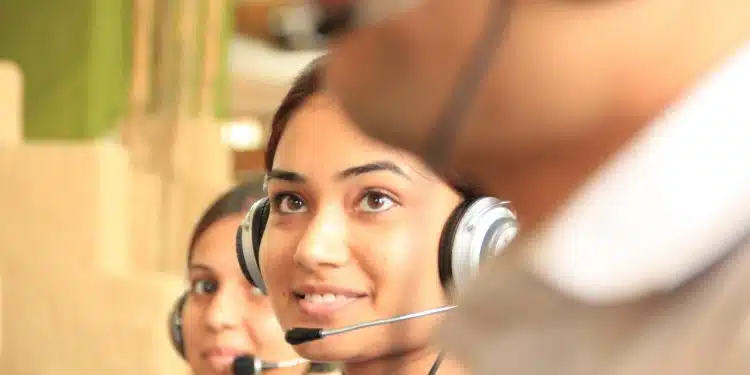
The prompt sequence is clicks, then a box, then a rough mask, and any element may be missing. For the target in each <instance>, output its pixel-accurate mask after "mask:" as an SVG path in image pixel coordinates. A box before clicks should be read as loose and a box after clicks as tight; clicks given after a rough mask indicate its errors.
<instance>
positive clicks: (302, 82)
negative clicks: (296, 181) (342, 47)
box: [265, 56, 325, 172]
mask: <svg viewBox="0 0 750 375" xmlns="http://www.w3.org/2000/svg"><path fill="white" fill-rule="evenodd" d="M324 68H325V56H321V57H318V58H317V59H315V60H313V61H312V62H310V64H308V65H307V66H306V67H305V69H304V70H303V71H302V73H300V74H299V75H298V76H297V78H296V79H295V80H294V82H293V83H292V87H291V88H290V89H289V92H287V94H286V96H284V99H283V100H282V101H281V105H279V108H278V109H277V110H276V114H274V115H273V120H272V121H271V134H270V135H269V137H268V145H267V146H266V155H265V167H266V172H268V171H270V170H271V168H272V167H273V158H274V156H276V148H278V147H279V141H280V140H281V136H282V135H283V134H284V130H286V126H287V124H288V123H289V119H290V118H291V117H292V115H293V114H294V112H296V111H297V110H298V109H299V108H300V107H301V106H302V105H303V104H305V102H307V100H308V99H310V97H311V96H313V95H314V94H316V93H318V92H319V91H320V88H321V86H322V80H323V79H322V77H323V72H324Z"/></svg>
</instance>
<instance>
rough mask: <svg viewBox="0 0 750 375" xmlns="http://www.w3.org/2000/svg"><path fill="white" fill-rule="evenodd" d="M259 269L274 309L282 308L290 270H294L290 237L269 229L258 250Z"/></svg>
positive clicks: (292, 246)
mask: <svg viewBox="0 0 750 375" xmlns="http://www.w3.org/2000/svg"><path fill="white" fill-rule="evenodd" d="M259 256H260V269H261V274H262V276H263V281H264V282H265V284H266V289H267V294H268V297H269V300H270V302H271V305H272V306H273V307H274V309H276V308H279V307H281V306H283V304H282V303H281V302H282V301H286V298H287V296H288V289H289V283H290V282H291V276H292V275H291V270H293V269H294V243H293V240H292V236H291V235H289V234H286V233H282V232H280V231H279V230H278V229H275V228H272V227H269V228H267V229H266V233H265V234H264V237H263V242H262V243H261V248H260V255H259Z"/></svg>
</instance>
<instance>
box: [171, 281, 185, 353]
mask: <svg viewBox="0 0 750 375" xmlns="http://www.w3.org/2000/svg"><path fill="white" fill-rule="evenodd" d="M187 297H188V292H185V293H183V294H182V295H181V296H180V298H178V299H177V302H175V304H174V306H173V307H172V311H171V312H170V313H169V320H168V321H167V327H168V328H169V339H170V341H171V342H172V347H174V349H175V350H176V351H177V354H179V355H180V357H182V358H185V337H184V336H183V335H182V311H183V310H184V309H185V302H186V301H187Z"/></svg>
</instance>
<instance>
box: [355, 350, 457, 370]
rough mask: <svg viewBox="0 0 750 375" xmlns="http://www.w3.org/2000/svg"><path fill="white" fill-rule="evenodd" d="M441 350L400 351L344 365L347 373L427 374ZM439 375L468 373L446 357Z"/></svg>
mask: <svg viewBox="0 0 750 375" xmlns="http://www.w3.org/2000/svg"><path fill="white" fill-rule="evenodd" d="M438 355H439V352H438V351H437V350H435V349H434V348H426V349H423V350H415V351H412V352H408V353H400V354H395V355H391V356H387V357H382V358H378V359H375V360H370V361H364V362H357V363H347V364H346V365H345V366H344V374H346V375H427V374H428V373H429V371H430V369H431V368H432V366H433V364H434V363H435V360H436V359H437V358H438ZM437 374H439V375H464V374H468V373H467V372H466V371H464V370H463V369H462V368H461V367H460V366H459V365H458V363H457V362H456V361H455V360H454V359H452V358H448V357H444V358H443V360H442V362H441V364H440V367H439V369H438V371H437Z"/></svg>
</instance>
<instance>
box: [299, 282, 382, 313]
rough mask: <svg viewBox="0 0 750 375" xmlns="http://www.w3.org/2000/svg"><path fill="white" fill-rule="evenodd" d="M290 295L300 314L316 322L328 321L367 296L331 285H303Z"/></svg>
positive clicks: (360, 292) (363, 293) (364, 293)
mask: <svg viewBox="0 0 750 375" xmlns="http://www.w3.org/2000/svg"><path fill="white" fill-rule="evenodd" d="M292 293H293V295H294V297H295V300H296V303H297V305H298V307H299V309H300V312H302V313H303V314H304V315H306V316H308V317H309V318H312V319H314V320H317V321H321V320H329V319H331V318H332V317H333V316H334V315H335V314H337V313H340V312H341V311H343V310H344V309H345V308H347V307H349V306H351V305H352V304H354V303H355V302H357V301H359V300H361V299H364V298H366V297H367V296H368V294H367V293H366V292H363V291H358V290H353V289H347V288H342V287H338V286H333V285H305V286H302V287H299V288H295V289H294V290H293V292H292Z"/></svg>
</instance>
